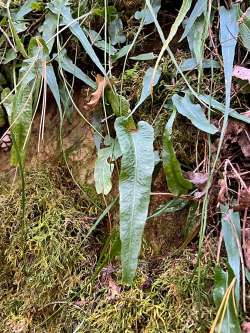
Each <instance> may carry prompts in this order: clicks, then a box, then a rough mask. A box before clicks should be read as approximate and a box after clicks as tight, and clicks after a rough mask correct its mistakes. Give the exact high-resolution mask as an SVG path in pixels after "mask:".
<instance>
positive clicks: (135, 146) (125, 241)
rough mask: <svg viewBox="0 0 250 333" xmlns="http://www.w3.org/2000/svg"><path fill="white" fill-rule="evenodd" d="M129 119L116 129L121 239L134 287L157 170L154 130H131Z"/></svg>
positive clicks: (140, 127) (121, 120)
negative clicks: (152, 182) (119, 157)
mask: <svg viewBox="0 0 250 333" xmlns="http://www.w3.org/2000/svg"><path fill="white" fill-rule="evenodd" d="M129 125H130V124H129V121H128V120H127V119H126V118H125V117H120V118H117V119H116V122H115V129H116V134H117V138H118V141H119V144H120V148H121V152H122V162H121V173H120V182H119V192H120V238H121V261H122V272H123V281H124V282H125V283H129V284H130V283H131V282H132V280H133V278H134V276H135V273H136V268H137V263H138V255H139V252H140V248H141V240H142V234H143V229H144V225H145V222H146V219H147V215H148V207H149V201H150V191H151V181H152V174H153V170H154V149H153V141H154V130H153V128H152V127H151V126H150V125H149V124H148V123H147V122H144V121H141V122H139V123H138V128H137V129H136V130H132V131H131V130H130V129H129Z"/></svg>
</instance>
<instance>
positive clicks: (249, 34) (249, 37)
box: [239, 8, 250, 52]
mask: <svg viewBox="0 0 250 333" xmlns="http://www.w3.org/2000/svg"><path fill="white" fill-rule="evenodd" d="M240 15H241V16H239V21H240V39H241V41H242V43H243V45H244V46H245V48H246V49H247V51H248V52H249V51H250V8H248V9H247V11H246V12H245V13H243V12H242V11H240Z"/></svg>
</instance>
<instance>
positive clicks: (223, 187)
mask: <svg viewBox="0 0 250 333" xmlns="http://www.w3.org/2000/svg"><path fill="white" fill-rule="evenodd" d="M218 184H219V186H220V191H219V194H218V202H221V203H224V202H226V201H227V198H228V187H227V183H226V181H225V179H220V180H219V181H218Z"/></svg>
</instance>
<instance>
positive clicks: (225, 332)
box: [210, 266, 241, 333]
mask: <svg viewBox="0 0 250 333" xmlns="http://www.w3.org/2000/svg"><path fill="white" fill-rule="evenodd" d="M232 280H233V273H232V272H231V270H230V268H229V269H228V272H225V271H223V270H222V269H221V268H220V267H219V266H217V267H216V268H215V276H214V281H215V288H214V291H213V298H214V302H215V305H216V306H217V307H218V308H219V307H220V306H222V308H221V311H220V313H219V316H218V324H217V326H216V332H220V333H241V328H240V324H239V319H238V315H237V312H236V311H237V309H235V306H234V301H233V297H232V293H231V294H230V295H229V298H228V301H227V302H225V301H224V299H225V294H226V292H227V291H228V287H229V285H230V283H231V282H232ZM222 302H223V303H222ZM223 310H225V313H224V316H223ZM210 332H212V331H210ZM213 332H214V331H213Z"/></svg>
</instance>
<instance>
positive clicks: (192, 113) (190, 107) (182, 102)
mask: <svg viewBox="0 0 250 333" xmlns="http://www.w3.org/2000/svg"><path fill="white" fill-rule="evenodd" d="M172 101H173V104H174V106H175V107H176V109H177V111H178V112H179V113H180V114H182V115H183V116H184V117H187V118H188V119H189V120H190V121H191V122H192V124H193V125H194V126H195V127H197V128H198V129H200V130H201V131H204V132H206V133H209V134H215V133H216V132H218V129H217V128H216V127H215V126H214V125H212V124H210V122H209V121H208V120H207V118H206V116H205V114H204V112H203V110H202V108H201V106H200V104H194V103H192V102H191V100H190V97H189V95H188V94H185V96H184V97H181V96H179V95H177V94H175V95H174V96H173V97H172Z"/></svg>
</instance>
